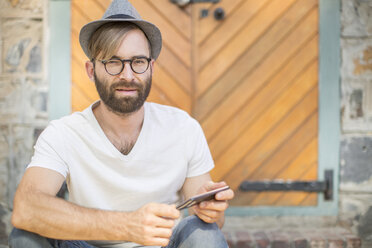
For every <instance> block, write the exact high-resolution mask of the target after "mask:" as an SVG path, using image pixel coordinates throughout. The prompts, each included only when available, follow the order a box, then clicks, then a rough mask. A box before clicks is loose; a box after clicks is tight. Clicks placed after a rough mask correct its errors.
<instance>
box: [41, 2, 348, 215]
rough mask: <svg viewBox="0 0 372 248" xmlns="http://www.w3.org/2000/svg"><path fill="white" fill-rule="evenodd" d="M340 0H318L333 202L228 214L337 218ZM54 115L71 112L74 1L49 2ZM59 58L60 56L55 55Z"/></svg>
mask: <svg viewBox="0 0 372 248" xmlns="http://www.w3.org/2000/svg"><path fill="white" fill-rule="evenodd" d="M340 6H341V3H340V0H319V83H318V84H319V87H318V89H319V129H318V130H319V136H318V138H319V143H318V180H323V179H324V171H325V170H333V177H334V178H333V189H334V191H333V200H332V201H325V200H324V196H323V193H319V194H318V204H317V206H313V207H271V206H270V207H250V206H249V207H248V206H247V207H230V208H229V209H228V210H227V212H226V215H229V216H249V215H264V216H275V215H307V216H336V215H337V214H338V199H339V194H338V185H339V177H338V175H339V157H340V152H339V149H340V128H341V122H340V61H341V59H340V33H341V26H340ZM48 16H49V28H48V31H49V32H47V34H48V35H49V37H48V40H49V41H50V43H49V44H50V46H49V54H50V56H49V73H48V75H49V77H48V79H49V83H50V88H49V119H50V120H53V119H57V118H60V117H62V116H65V115H68V114H70V112H71V107H70V105H71V104H70V103H71V94H70V91H71V71H70V70H71V69H70V57H71V56H70V50H71V49H70V0H49V15H48ZM55 58H58V59H55Z"/></svg>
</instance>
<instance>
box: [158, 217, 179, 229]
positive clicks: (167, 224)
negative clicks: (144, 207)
mask: <svg viewBox="0 0 372 248" xmlns="http://www.w3.org/2000/svg"><path fill="white" fill-rule="evenodd" d="M174 224H175V221H174V220H173V219H169V218H163V217H157V218H156V223H155V226H156V227H164V228H172V227H173V226H174Z"/></svg>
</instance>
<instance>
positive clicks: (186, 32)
mask: <svg viewBox="0 0 372 248" xmlns="http://www.w3.org/2000/svg"><path fill="white" fill-rule="evenodd" d="M148 2H149V4H151V6H152V8H154V9H156V10H157V11H158V12H160V13H161V14H162V16H163V18H164V19H167V20H168V22H169V23H170V24H171V25H173V26H174V27H175V28H177V30H178V32H180V33H181V34H182V35H183V36H184V37H185V38H186V39H188V40H190V39H191V20H190V16H189V15H188V14H187V13H186V12H184V11H183V10H182V9H181V8H179V7H178V6H177V5H176V4H171V3H170V1H169V0H156V3H155V1H148Z"/></svg>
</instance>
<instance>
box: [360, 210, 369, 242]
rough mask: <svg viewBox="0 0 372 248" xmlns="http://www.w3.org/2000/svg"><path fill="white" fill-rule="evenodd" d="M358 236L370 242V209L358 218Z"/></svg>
mask: <svg viewBox="0 0 372 248" xmlns="http://www.w3.org/2000/svg"><path fill="white" fill-rule="evenodd" d="M358 235H359V236H360V237H361V238H362V239H364V240H372V207H369V209H368V210H367V212H366V213H364V214H363V215H362V217H361V218H360V222H359V225H358Z"/></svg>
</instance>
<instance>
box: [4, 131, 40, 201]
mask: <svg viewBox="0 0 372 248" xmlns="http://www.w3.org/2000/svg"><path fill="white" fill-rule="evenodd" d="M0 135H2V136H5V137H6V143H5V144H6V148H7V149H6V150H7V154H6V157H5V158H2V160H1V161H0V164H4V165H6V168H7V174H6V178H5V181H6V182H4V184H6V194H5V195H6V199H3V201H2V202H3V203H5V204H6V205H7V206H8V207H10V208H11V207H12V205H13V196H14V193H15V190H16V188H17V185H18V183H19V181H20V179H21V177H22V175H23V173H24V170H25V167H26V166H27V165H28V164H29V162H30V159H31V156H32V154H33V144H34V137H33V135H34V128H33V127H32V126H28V125H20V124H18V125H10V124H9V125H5V126H4V125H1V126H0Z"/></svg>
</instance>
